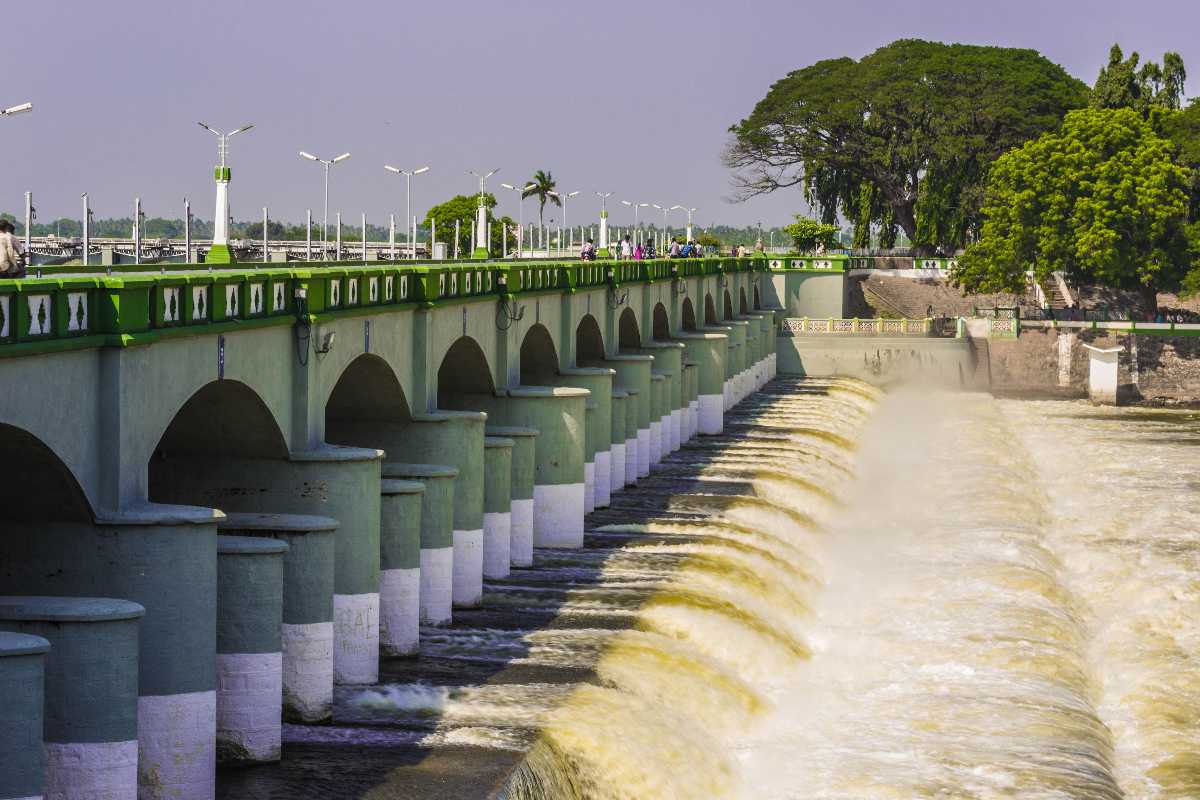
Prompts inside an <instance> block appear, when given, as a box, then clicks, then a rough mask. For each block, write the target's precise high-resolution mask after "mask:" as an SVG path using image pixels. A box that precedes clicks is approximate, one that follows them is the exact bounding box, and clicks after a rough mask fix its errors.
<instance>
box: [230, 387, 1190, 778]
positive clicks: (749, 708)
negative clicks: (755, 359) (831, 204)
mask: <svg viewBox="0 0 1200 800" xmlns="http://www.w3.org/2000/svg"><path fill="white" fill-rule="evenodd" d="M727 422H728V425H727V431H726V434H725V435H724V436H720V437H712V438H705V439H701V440H699V441H698V442H695V443H693V444H691V445H689V446H686V447H685V448H684V449H683V450H682V451H681V452H679V453H676V454H675V455H673V456H672V457H671V458H670V459H668V460H667V461H665V462H664V463H663V464H662V465H661V469H658V470H657V471H656V472H655V473H654V474H653V475H652V476H651V477H650V478H649V479H643V480H642V481H640V482H639V486H638V487H637V488H636V489H632V490H627V491H625V492H622V493H620V494H617V495H614V498H613V507H612V508H610V509H606V510H602V511H598V512H596V513H595V514H593V515H591V516H590V517H589V525H588V529H589V533H588V535H587V545H586V547H585V549H583V550H580V551H551V550H539V551H538V552H537V555H536V560H535V565H534V567H533V568H531V569H523V570H514V572H513V574H512V576H511V577H510V578H509V579H506V580H504V581H495V582H489V584H488V585H487V587H486V593H485V605H484V608H483V609H480V610H475V611H467V612H461V613H459V612H456V622H455V625H454V626H453V627H450V628H445V629H427V630H424V631H423V634H422V656H421V658H420V659H419V660H417V661H393V662H388V663H387V664H385V668H384V675H385V682H384V683H383V684H382V685H380V686H376V687H346V688H341V689H339V691H338V696H337V699H336V705H337V712H336V718H337V724H335V725H334V726H330V727H325V728H302V727H289V728H288V730H287V732H286V734H285V738H286V740H287V741H288V742H289V747H290V748H291V751H290V755H293V756H295V758H294V759H293V760H292V761H291V762H290V763H289V762H288V761H286V760H285V766H284V767H281V768H277V769H276V771H275V772H270V771H269V770H268V771H266V772H261V773H259V775H261V776H265V777H263V778H262V779H261V781H260V782H258V783H256V782H255V780H248V779H243V780H242V782H241V783H240V784H235V783H231V782H226V787H227V788H226V791H225V794H224V796H225V797H230V798H232V797H242V796H245V797H277V796H278V797H283V796H295V794H294V791H295V790H296V788H298V787H303V786H310V784H308V783H305V782H303V781H304V779H305V776H309V777H310V778H311V776H314V775H317V774H320V775H322V776H324V775H326V774H333V773H338V772H339V771H341V772H340V773H339V774H341V775H343V776H348V775H350V773H351V770H349V769H348V768H349V767H351V766H353V765H358V764H361V763H364V762H363V761H362V760H363V759H367V760H368V762H369V763H370V770H373V771H370V770H368V769H367V768H366V767H363V768H362V772H363V775H364V777H363V778H362V781H361V782H360V783H359V784H355V783H353V781H351V780H350V779H349V778H344V779H343V781H342V783H341V784H340V785H339V784H338V783H337V781H330V783H329V786H328V787H327V788H326V789H324V790H323V796H329V797H358V796H366V797H392V796H421V797H424V796H429V797H484V796H487V795H488V793H489V792H490V791H492V790H493V789H496V790H500V787H501V786H504V788H503V789H502V790H501V791H502V794H503V795H504V796H506V797H508V798H511V799H512V800H538V799H540V798H549V799H551V800H559V799H560V798H562V799H563V800H570V799H571V798H599V799H605V798H612V799H613V800H616V799H621V800H624V799H626V798H628V799H629V800H634V799H635V798H637V799H639V800H640V799H642V798H645V799H646V800H659V799H660V798H661V799H662V800H670V799H671V798H681V799H684V800H693V799H695V798H731V799H732V800H749V799H750V798H780V799H783V798H844V799H845V800H866V799H867V798H924V797H929V798H1121V797H1129V798H1196V797H1200V524H1198V523H1200V520H1198V519H1197V513H1198V512H1197V511H1196V507H1197V503H1196V499H1195V493H1194V489H1195V486H1196V484H1197V482H1198V481H1200V479H1197V478H1195V471H1194V470H1193V469H1192V467H1191V454H1193V453H1195V452H1196V449H1195V444H1197V443H1200V417H1197V415H1195V414H1194V413H1189V412H1171V411H1166V412H1163V411H1155V412H1147V411H1141V410H1136V409H1116V410H1114V409H1105V410H1099V409H1095V408H1093V407H1091V406H1089V405H1086V404H1077V403H1066V402H1054V403H1043V402H1021V401H998V400H995V399H993V398H991V397H990V396H985V395H972V394H951V393H945V394H940V393H930V392H898V393H895V394H892V395H887V396H884V395H881V394H879V393H878V392H876V391H875V390H873V389H870V388H869V387H866V386H864V385H862V384H859V383H856V382H851V381H836V380H835V381H811V380H810V381H790V382H788V381H780V382H777V384H776V385H774V386H773V388H772V391H771V392H770V393H766V394H764V395H762V396H760V397H757V398H753V399H751V400H748V401H746V402H745V403H743V405H742V406H741V407H739V409H737V410H736V411H735V412H733V413H732V414H731V415H730V417H728V418H727ZM306 748H307V749H306ZM306 754H307V755H306ZM380 754H385V755H386V756H387V757H385V756H384V755H380ZM394 754H403V756H404V757H403V758H400V757H398V756H397V757H393V755H394ZM287 758H289V752H287V751H285V759H287ZM306 759H307V760H306ZM371 759H375V761H370V760H371ZM389 759H390V760H389ZM376 762H378V763H376ZM443 762H444V763H443ZM518 764H519V766H517V765H518ZM514 766H516V771H515V772H512V771H511V770H512V768H513V767H514ZM420 769H426V770H427V771H428V772H430V773H431V774H432V775H433V776H434V778H437V777H438V776H440V777H441V779H442V780H441V782H440V783H439V782H438V781H437V780H433V779H427V778H422V779H421V780H416V779H413V781H412V782H411V783H404V780H407V779H406V778H405V777H404V776H406V775H409V774H410V773H411V772H413V771H414V770H418V771H419V770H420ZM439 770H440V772H439ZM472 770H478V777H477V779H475V780H474V781H472V779H471V771H472ZM368 772H370V775H371V776H373V777H365V776H366V775H367V773H368ZM454 778H458V779H461V780H459V782H458V783H454V780H453V779H454ZM489 781H491V782H494V786H493V785H492V783H489ZM505 782H507V784H506V785H505ZM410 785H411V786H417V787H425V789H426V790H428V794H422V793H421V792H420V791H417V792H416V793H408V794H404V793H402V792H401V789H404V791H408V787H409V786H410ZM237 786H240V787H241V793H240V794H239V793H238V792H237V791H235V788H236V787H237ZM229 787H235V788H229ZM364 787H366V788H365V790H363V789H364ZM398 787H399V788H398ZM429 787H432V789H430V788H429ZM439 787H440V788H439ZM455 787H457V788H455ZM489 787H490V788H489ZM288 791H291V792H292V794H291V795H289V794H288Z"/></svg>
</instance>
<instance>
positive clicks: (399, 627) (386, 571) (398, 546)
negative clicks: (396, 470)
mask: <svg viewBox="0 0 1200 800" xmlns="http://www.w3.org/2000/svg"><path fill="white" fill-rule="evenodd" d="M380 492H381V494H382V499H381V502H380V507H379V650H380V652H381V653H382V654H383V655H384V656H387V657H393V658H394V657H397V656H412V655H416V654H417V652H418V650H419V649H420V627H421V499H422V495H424V494H425V484H423V483H421V482H419V481H404V480H394V479H391V478H385V479H384V480H383V481H382V482H381V484H380Z"/></svg>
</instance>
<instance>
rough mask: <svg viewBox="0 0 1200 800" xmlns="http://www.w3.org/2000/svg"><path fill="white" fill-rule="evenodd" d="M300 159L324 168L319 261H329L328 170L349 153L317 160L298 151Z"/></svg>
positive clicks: (348, 155)
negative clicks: (323, 197)
mask: <svg viewBox="0 0 1200 800" xmlns="http://www.w3.org/2000/svg"><path fill="white" fill-rule="evenodd" d="M300 157H301V158H306V159H308V160H309V161H316V162H317V163H318V164H322V165H324V167H325V216H324V217H322V218H321V260H322V261H328V260H329V168H330V167H332V166H333V165H334V164H337V163H338V162H341V161H345V160H346V159H347V158H349V157H350V154H349V153H342V154H341V155H340V156H338V157H337V158H330V159H324V158H317V157H316V156H314V155H313V154H312V153H306V152H304V151H303V150H301V151H300Z"/></svg>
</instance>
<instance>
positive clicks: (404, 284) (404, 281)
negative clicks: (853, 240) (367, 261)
mask: <svg viewBox="0 0 1200 800" xmlns="http://www.w3.org/2000/svg"><path fill="white" fill-rule="evenodd" d="M391 280H392V279H391V278H388V281H389V285H388V299H389V300H390V299H392V297H391V295H392V287H391V285H390V281H391ZM400 296H401V297H408V276H407V275H401V276H400Z"/></svg>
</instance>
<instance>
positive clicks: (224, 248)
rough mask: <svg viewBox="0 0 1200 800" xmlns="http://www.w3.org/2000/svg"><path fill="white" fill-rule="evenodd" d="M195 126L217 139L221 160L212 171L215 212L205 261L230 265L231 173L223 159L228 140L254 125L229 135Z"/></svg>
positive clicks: (203, 124)
mask: <svg viewBox="0 0 1200 800" xmlns="http://www.w3.org/2000/svg"><path fill="white" fill-rule="evenodd" d="M196 124H197V125H199V126H200V127H201V128H204V130H206V131H208V132H209V133H211V134H213V135H214V136H216V137H217V155H218V156H219V157H220V159H221V163H220V164H219V165H218V166H217V168H216V169H215V170H214V171H213V177H214V178H216V181H217V210H216V215H215V216H214V217H213V238H212V246H211V247H209V248H208V255H207V256H205V261H207V262H208V263H210V264H232V263H233V253H232V251H230V249H229V181H230V179H231V178H232V177H233V173H232V171H230V169H229V167H228V166H226V164H225V159H226V157H227V156H228V155H229V140H230V139H231V138H233V137H234V136H237V135H238V134H239V133H245V132H246V131H248V130H250V129H251V128H253V127H254V125H243V126H242V127H240V128H235V129H234V130H231V131H230V132H229V133H222V132H221V131H218V130H214V129H213V128H210V127H209V126H208V125H207V124H206V123H203V122H198V123H196Z"/></svg>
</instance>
